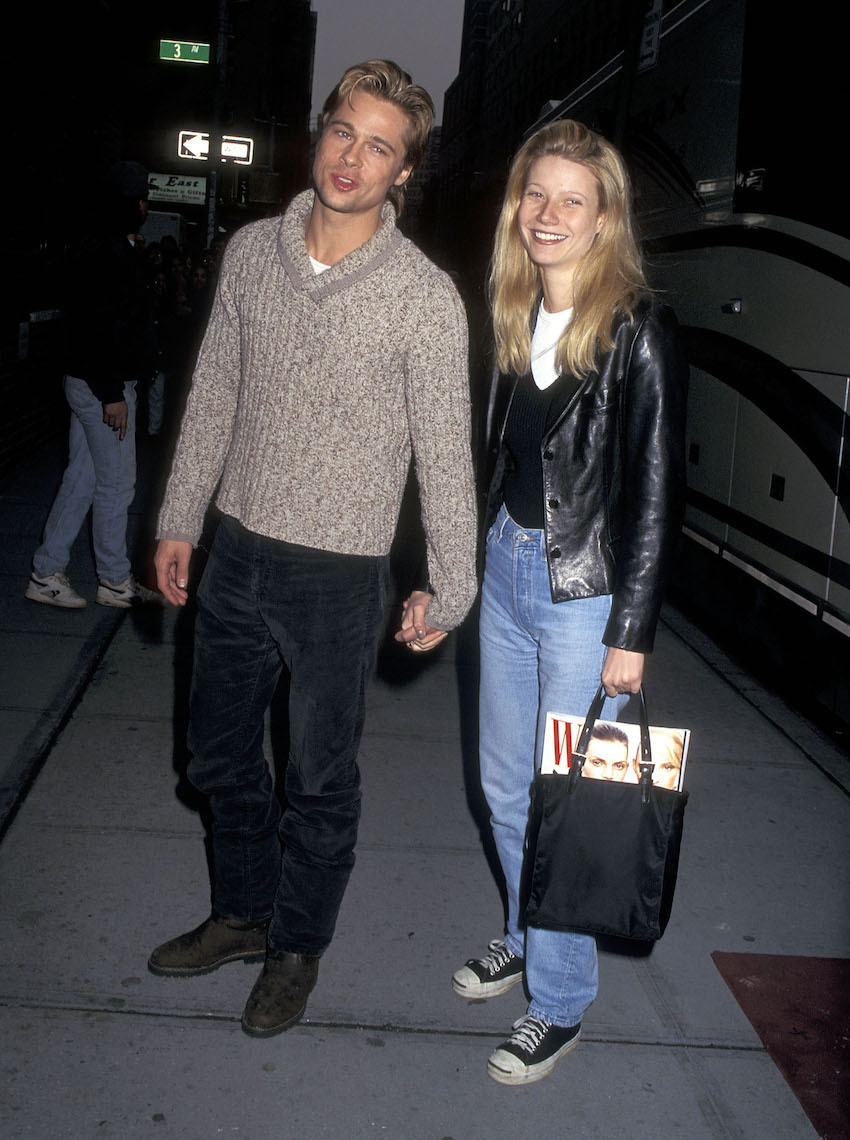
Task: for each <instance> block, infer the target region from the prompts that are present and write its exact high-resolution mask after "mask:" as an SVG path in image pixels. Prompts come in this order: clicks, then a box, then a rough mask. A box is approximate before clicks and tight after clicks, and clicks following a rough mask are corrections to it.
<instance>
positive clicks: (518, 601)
mask: <svg viewBox="0 0 850 1140" xmlns="http://www.w3.org/2000/svg"><path fill="white" fill-rule="evenodd" d="M610 609H611V598H610V597H609V596H603V597H597V598H581V599H578V600H576V601H570V602H558V603H557V604H556V603H554V602H553V601H552V594H551V591H550V588H549V572H548V567H547V563H546V548H545V541H544V533H543V531H542V530H526V529H523V528H522V527H519V526H517V524H516V523H515V522H514V521H513V519H512V518H511V517H510V515H509V514H508V513H507V511H506V510H505V508H504V506H503V507H502V509H501V510H500V512H499V515H498V517H497V519H496V521H495V523H494V524H493V526H492V527H491V528H490V532H489V534H488V535H487V551H486V564H485V572H484V588H483V592H482V599H481V626H480V628H481V693H480V725H479V747H480V758H481V784H482V787H483V790H484V794H485V796H486V798H487V803H488V805H489V807H490V811H491V813H492V818H491V824H492V828H493V838H494V840H495V843H496V849H497V851H498V853H499V859H500V862H501V865H502V871H503V872H504V876H505V883H506V887H507V899H508V914H507V927H506V934H505V941H506V943H507V945H508V947H509V949H510V950H511V951H512V952H513V953H514V954H519V955H524V956H525V974H526V982H527V985H528V989H529V993H530V995H531V1004H530V1005H529V1007H528V1008H529V1013H532V1014H534V1015H535V1016H537V1017H541V1018H543V1019H544V1020H546V1021H548V1022H551V1023H552V1024H554V1025H563V1026H570V1025H576V1024H577V1023H578V1022H580V1021H581V1019H582V1016H583V1014H584V1012H585V1010H586V1009H587V1007H588V1006H589V1005H590V1003H591V1002H592V1001H593V999H594V998H595V997H596V992H597V963H596V941H595V939H593V938H592V937H590V936H588V935H585V934H569V933H564V932H560V931H552V930H538V929H536V928H533V927H529V928H528V929H524V928H523V923H522V916H521V915H520V882H521V878H522V865H523V856H524V853H525V836H526V828H527V824H528V810H529V793H530V789H531V783H532V780H533V779H534V773H535V770H536V769H537V768H539V767H540V757H541V751H542V746H543V730H544V727H545V724H546V713H547V712H549V711H553V712H554V711H557V712H562V713H576V714H578V715H583V714H584V713H585V712H586V711H587V709H588V706H589V705H590V702H591V700H592V699H593V696H594V694H595V693H596V690H597V687H598V686H599V677H600V673H601V670H602V665H603V662H604V660H605V653H606V647H605V646H604V645H603V644H602V635H603V633H604V631H605V624H606V622H607V620H608V615H609V612H610ZM625 699H626V698H622V700H620V701H618V702H609V704H608V705H607V706H606V707H607V708H608V709H609V710H612V709H613V707H614V705H617V706H618V707H622V705H623V704H624V703H625ZM608 715H609V716H611V715H612V713H611V712H610V711H609V714H608Z"/></svg>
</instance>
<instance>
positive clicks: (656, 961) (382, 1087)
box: [0, 457, 850, 1140]
mask: <svg viewBox="0 0 850 1140" xmlns="http://www.w3.org/2000/svg"><path fill="white" fill-rule="evenodd" d="M51 463H52V466H51ZM57 470H58V474H57ZM59 474H61V459H59V460H58V461H57V460H56V458H55V457H53V459H52V460H50V462H47V461H44V460H42V461H40V462H39V463H38V464H34V465H33V468H32V470H31V471H30V472H28V473H27V472H25V473H23V474H22V476H21V477H20V478H19V479H18V480H17V481H16V482H15V483H14V485H13V486H11V487H7V488H6V491H7V493H6V494H5V495H3V496H2V497H0V535H2V536H3V537H2V541H3V551H4V552H3V554H2V561H0V575H2V583H3V586H4V589H3V592H2V598H3V602H2V606H3V608H2V628H3V631H4V643H5V645H6V648H5V649H4V653H3V657H2V661H0V679H2V683H3V695H2V697H0V702H2V703H0V718H2V719H3V727H4V728H5V732H3V734H2V738H3V741H4V745H3V748H4V751H3V753H2V761H3V765H4V768H3V770H4V772H5V779H4V786H5V789H6V794H7V797H8V796H9V795H10V794H11V795H12V798H13V799H14V796H15V795H18V796H19V793H20V791H21V789H22V788H24V787H25V786H26V783H27V780H26V778H22V777H21V772H22V771H23V770H24V768H25V767H26V758H27V755H29V756H30V759H33V758H34V759H35V760H37V761H38V762H40V771H39V772H38V774H37V777H36V778H35V779H34V782H33V783H32V786H31V787H30V788H29V790H28V792H27V794H26V796H25V798H24V799H23V802H22V803H21V804H20V807H19V810H17V813H16V814H15V815H14V818H13V819H12V821H11V824H10V826H9V828H8V831H7V833H6V835H5V837H4V839H3V842H2V846H0V900H2V907H1V908H0V936H2V942H3V946H4V954H3V961H2V964H0V1025H2V1035H3V1040H4V1042H5V1061H4V1064H3V1091H2V1096H0V1130H2V1135H3V1136H4V1137H17V1136H24V1137H39V1138H40V1137H51V1138H53V1137H75V1138H78V1137H84V1138H88V1137H110V1138H112V1137H115V1138H118V1137H120V1138H125V1137H141V1136H153V1135H156V1136H160V1137H166V1138H168V1140H208V1138H211V1137H216V1136H234V1137H237V1136H238V1137H243V1138H250V1140H271V1138H273V1137H274V1138H286V1140H313V1138H324V1137H328V1138H340V1140H341V1138H343V1137H345V1138H355V1140H359V1138H361V1137H373V1136H384V1137H392V1138H396V1137H413V1138H428V1140H440V1138H448V1137H451V1138H453V1140H494V1138H495V1140H500V1138H502V1137H504V1138H512V1140H513V1138H517V1137H521V1138H526V1137H537V1136H552V1137H567V1136H569V1137H571V1138H572V1137H576V1138H599V1140H603V1138H608V1137H612V1136H617V1135H622V1136H626V1137H629V1138H630V1140H643V1138H646V1140H649V1138H653V1140H657V1138H658V1137H662V1138H667V1137H683V1138H684V1137H687V1138H688V1140H701V1138H709V1137H712V1138H713V1137H724V1138H726V1137H729V1138H732V1137H736V1138H737V1137H743V1138H754V1140H762V1138H765V1140H766V1138H770V1140H784V1138H788V1140H792V1138H793V1140H805V1138H807V1137H814V1136H816V1135H817V1133H816V1131H815V1130H814V1128H813V1127H812V1125H811V1124H810V1123H809V1121H808V1118H807V1117H806V1115H805V1113H804V1111H803V1109H802V1107H801V1105H800V1103H799V1101H798V1100H797V1099H796V1097H795V1095H794V1093H793V1092H792V1091H791V1089H790V1087H789V1086H788V1084H786V1082H785V1079H784V1078H783V1076H782V1075H781V1073H780V1071H779V1069H778V1068H777V1067H776V1066H775V1065H774V1062H773V1061H772V1060H771V1058H770V1056H769V1055H768V1053H767V1052H766V1051H765V1049H764V1047H763V1046H762V1043H761V1040H760V1039H759V1037H758V1036H757V1035H756V1033H755V1031H754V1030H753V1028H752V1026H751V1025H750V1022H749V1021H748V1020H747V1018H746V1017H745V1016H744V1014H743V1013H742V1011H741V1009H740V1007H739V1006H738V1004H737V1002H736V1000H735V998H734V997H733V996H732V993H731V992H730V990H729V989H728V988H727V986H726V984H725V982H724V981H723V979H722V977H721V975H720V973H719V972H718V970H717V968H716V967H715V965H714V963H713V961H712V959H711V957H710V955H711V953H712V952H713V951H718V950H720V951H728V952H753V953H757V954H780V955H806V956H818V957H840V958H847V957H850V930H848V923H847V913H846V876H845V873H844V871H843V867H844V865H845V862H844V860H845V856H846V847H847V835H848V826H847V824H848V794H847V793H848V789H850V766H849V765H848V761H847V759H846V757H844V756H843V755H842V754H841V753H840V752H839V751H838V750H837V749H835V748H834V747H833V745H832V744H830V742H829V741H828V740H827V739H826V738H825V737H823V736H822V734H821V733H819V732H818V731H817V730H816V729H815V728H813V727H812V726H811V725H809V724H808V723H807V722H806V721H804V720H803V719H802V718H800V717H799V716H797V715H796V714H795V713H793V712H792V711H791V710H789V709H788V708H787V707H786V706H785V705H783V704H782V703H781V702H780V701H778V700H777V699H776V698H774V697H772V696H771V695H770V694H769V693H766V692H765V691H764V690H762V689H761V688H760V687H759V686H758V685H757V684H755V682H753V681H752V680H751V679H750V678H748V677H747V676H746V675H745V674H742V673H741V672H740V671H739V670H737V669H736V668H735V666H734V665H733V663H732V662H730V661H729V660H728V659H726V658H725V657H724V656H723V654H722V653H720V651H719V650H717V648H716V647H715V646H713V645H712V643H711V642H710V641H709V640H708V639H706V638H705V637H703V636H702V635H700V634H699V633H698V632H697V631H696V630H695V629H693V628H692V627H691V626H690V625H689V624H688V623H687V622H686V621H685V620H684V619H682V618H681V617H680V616H679V615H678V614H677V613H676V612H675V611H672V610H669V611H665V615H664V621H663V623H662V626H661V629H660V631H659V638H658V645H657V649H656V653H655V654H654V656H653V659H652V665H651V673H650V676H649V679H648V693H649V699H650V714H651V719H652V720H653V722H654V723H658V724H670V725H683V726H687V727H690V728H692V729H693V740H692V747H691V754H690V758H689V764H688V785H689V789H690V793H691V799H690V803H689V805H688V810H687V813H686V818H685V839H684V845H683V851H682V862H681V867H680V874H679V885H678V891H677V897H676V902H675V905H674V908H673V916H672V919H671V922H670V926H669V927H668V930H667V932H666V934H665V936H664V938H663V939H662V941H661V942H659V943H658V944H657V946H656V947H655V948H654V950H653V951H652V953H651V954H650V955H648V956H644V957H639V956H624V955H620V954H613V953H602V954H601V956H600V995H599V998H598V999H597V1001H596V1003H595V1004H594V1005H593V1006H592V1007H591V1009H590V1011H589V1013H588V1015H587V1018H586V1020H585V1023H584V1030H583V1038H582V1043H581V1045H580V1046H579V1048H578V1049H577V1050H576V1051H575V1052H574V1053H572V1054H570V1055H569V1056H568V1057H566V1058H564V1059H563V1060H562V1061H561V1062H560V1063H559V1065H558V1067H557V1068H556V1070H555V1072H554V1073H553V1074H552V1076H550V1077H549V1078H547V1079H546V1080H544V1081H542V1082H540V1083H538V1084H535V1085H531V1086H528V1087H526V1088H519V1089H511V1088H505V1087H504V1086H501V1085H498V1084H495V1083H494V1082H493V1081H492V1080H490V1078H489V1077H488V1076H487V1075H486V1061H487V1056H488V1054H489V1053H490V1052H491V1051H492V1049H493V1048H495V1047H496V1045H498V1044H499V1042H500V1041H501V1040H502V1039H503V1038H504V1037H505V1035H506V1032H507V1030H508V1029H509V1026H510V1024H511V1022H512V1021H513V1020H514V1019H515V1018H517V1017H519V1016H520V1015H521V1014H522V1012H523V1011H524V1000H523V997H522V994H521V993H520V992H518V991H517V989H514V990H512V991H511V992H510V993H508V994H506V995H504V996H503V997H501V998H497V999H494V1000H491V1001H489V1002H481V1001H478V1002H476V1001H463V1000H462V999H460V998H458V997H457V996H456V995H455V994H454V993H453V992H452V990H451V987H450V981H449V980H450V977H451V974H452V972H453V971H454V970H455V969H456V968H457V967H458V966H459V965H461V964H462V963H463V961H464V960H465V958H467V957H469V956H471V955H473V954H475V955H477V954H478V953H483V952H484V950H485V948H486V944H487V942H488V940H489V939H490V938H493V937H496V936H498V934H499V932H500V930H501V926H502V913H501V904H500V901H499V894H498V890H497V887H496V886H495V883H494V880H493V877H492V874H491V872H490V870H489V867H488V862H487V857H486V854H485V850H486V847H487V844H486V820H485V818H484V813H483V809H482V804H481V797H480V790H479V789H478V788H477V784H476V780H475V764H474V748H473V747H472V744H473V741H474V687H475V677H474V672H475V670H474V664H473V662H474V651H473V650H474V644H473V643H474V637H473V633H474V631H473V630H472V628H471V625H470V626H468V627H465V629H464V631H463V632H462V633H461V635H460V636H457V635H453V637H452V638H451V639H450V640H449V642H448V643H447V644H446V646H445V647H444V648H443V651H442V652H441V653H440V655H439V656H436V657H433V658H430V659H427V658H426V659H423V658H419V657H414V656H413V655H408V656H404V655H402V654H401V653H400V652H394V650H393V647H392V645H391V644H390V645H388V647H387V650H386V652H385V654H384V655H383V656H382V659H381V663H380V667H379V673H378V677H377V678H376V680H375V681H374V683H373V684H372V686H371V688H370V690H369V694H368V705H369V708H368V715H367V721H366V731H365V735H364V739H363V744H362V748H361V755H360V763H361V769H362V773H363V785H364V804H363V820H362V826H361V833H360V835H361V838H360V843H359V847H358V861H357V865H356V867H355V869H354V873H353V875H352V879H351V883H350V886H349V890H348V893H347V895H346V897H345V900H344V903H343V908H342V912H341V914H340V920H339V924H338V928H337V934H336V938H335V940H334V942H333V944H332V946H331V948H330V949H329V951H328V952H327V954H326V955H325V957H324V958H323V960H322V966H321V971H320V976H319V983H318V986H317V988H316V990H315V991H314V993H313V995H312V997H311V999H310V1002H309V1006H308V1010H307V1015H306V1017H305V1019H304V1020H303V1022H302V1023H301V1024H300V1025H298V1026H296V1027H294V1028H293V1029H292V1030H290V1031H289V1032H287V1033H286V1034H284V1035H282V1036H279V1037H275V1038H272V1039H268V1040H263V1041H258V1040H255V1039H252V1038H248V1037H246V1036H245V1035H244V1034H243V1033H242V1032H241V1030H240V1027H239V1018H240V1015H241V1012H242V1008H243V1005H244V1002H245V999H246V997H247V994H248V992H249V990H250V988H251V985H252V984H253V980H254V978H255V976H256V974H257V972H258V967H257V966H256V965H254V966H250V965H245V964H242V963H234V964H231V965H229V966H225V967H223V968H222V969H220V970H218V971H216V972H215V973H213V974H210V975H208V976H205V977H199V978H192V979H185V980H176V979H168V978H159V977H154V976H153V975H151V974H150V973H148V971H147V969H146V965H145V963H146V959H147V956H148V954H149V952H150V950H151V949H152V948H153V947H154V946H155V945H157V944H158V943H159V942H161V941H163V940H164V939H166V938H169V937H171V936H173V935H174V934H177V933H179V932H181V931H183V930H185V929H188V928H189V927H191V926H194V925H196V924H197V923H198V922H199V921H200V920H201V919H203V918H204V917H205V916H206V914H207V913H208V910H209V894H208V892H209V887H208V874H207V863H206V855H205V846H204V827H203V822H202V818H201V815H200V814H199V812H198V810H197V804H196V803H195V801H194V799H193V797H192V795H191V790H190V789H188V788H187V786H186V783H185V780H184V779H183V778H182V776H181V769H182V764H183V762H184V758H185V757H184V751H183V727H184V724H185V699H186V692H187V680H188V667H189V660H190V656H189V655H190V646H191V622H190V620H189V615H187V614H186V613H185V612H181V613H178V612H177V611H174V610H168V611H165V612H161V613H158V614H150V613H147V614H145V613H142V612H135V611H134V612H130V613H124V614H121V613H113V612H110V611H108V610H100V608H99V607H96V606H94V605H90V606H89V607H88V609H86V610H83V611H81V612H78V613H66V612H63V611H58V610H53V609H51V608H50V607H46V606H38V605H34V604H32V603H29V602H25V601H24V600H23V598H22V593H23V589H24V587H25V584H26V577H27V573H28V561H29V557H30V555H31V551H32V547H33V546H34V544H35V542H36V541H37V538H38V531H39V528H40V525H41V523H42V522H43V518H44V514H45V513H46V509H47V507H48V506H49V503H50V499H51V497H52V493H53V490H54V489H55V481H56V480H57V479H58V476H59ZM51 483H52V485H51ZM140 502H141V500H140ZM134 525H135V526H137V527H138V528H140V529H141V530H143V529H144V527H145V525H146V515H145V509H144V508H140V510H139V512H138V513H137V516H136V518H135V519H134ZM86 558H87V554H86V547H85V542H81V543H80V544H79V550H78V551H75V560H76V561H75V565H74V567H73V569H72V580H73V581H74V584H75V585H76V586H77V587H78V588H79V589H80V590H81V592H83V593H85V594H88V595H89V596H90V597H92V596H93V593H94V579H93V575H92V572H91V569H90V564H89V567H88V571H87V572H88V581H89V582H90V583H91V588H90V589H88V588H87V579H86V570H87V567H86ZM278 721H279V709H275V710H273V711H272V715H271V717H270V728H271V736H272V738H273V739H275V738H276V729H277V724H278ZM16 788H17V792H16V791H15V789H16ZM10 789H12V791H11V792H10ZM19 798H20V797H19Z"/></svg>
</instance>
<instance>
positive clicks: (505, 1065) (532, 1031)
mask: <svg viewBox="0 0 850 1140" xmlns="http://www.w3.org/2000/svg"><path fill="white" fill-rule="evenodd" d="M513 1030H514V1031H513V1033H512V1034H511V1035H510V1037H509V1038H508V1039H507V1041H504V1042H502V1044H501V1045H500V1046H499V1048H498V1049H497V1050H496V1051H495V1053H491V1054H490V1060H489V1061H488V1062H487V1073H488V1075H489V1076H491V1077H492V1078H493V1080H494V1081H499V1082H500V1084H503V1085H527V1084H531V1082H532V1081H539V1080H541V1079H542V1078H543V1077H548V1075H549V1074H550V1073H551V1072H552V1070H553V1069H554V1068H555V1064H556V1062H557V1061H558V1059H559V1057H563V1056H564V1054H565V1053H569V1051H570V1050H571V1049H575V1047H576V1045H578V1042H579V1038H580V1037H581V1022H579V1024H578V1025H571V1026H570V1027H569V1028H568V1029H564V1028H563V1026H560V1025H550V1024H549V1023H548V1021H541V1019H540V1018H539V1017H533V1016H532V1015H531V1014H530V1013H526V1014H525V1015H524V1016H523V1017H521V1018H520V1019H519V1021H515V1022H514V1024H513Z"/></svg>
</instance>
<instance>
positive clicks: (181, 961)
mask: <svg viewBox="0 0 850 1140" xmlns="http://www.w3.org/2000/svg"><path fill="white" fill-rule="evenodd" d="M267 927H268V922H267V921H266V922H259V923H257V922H251V923H246V922H238V921H237V920H236V919H234V918H220V917H219V916H218V915H217V914H215V913H213V914H211V915H210V917H209V918H208V919H207V920H206V921H205V922H202V923H201V925H200V926H198V927H196V928H195V929H194V930H190V931H189V933H188V934H181V935H179V936H178V937H177V938H172V939H171V940H170V941H169V942H163V944H162V945H161V946H157V948H156V950H154V952H153V954H151V956H150V958H148V969H149V970H150V971H151V973H153V974H165V975H166V976H167V977H178V978H192V977H194V976H195V975H196V974H208V973H209V972H210V971H211V970H215V969H217V967H219V966H222V965H224V963H225V962H236V961H238V960H239V959H240V958H241V959H242V961H243V962H259V961H260V960H262V959H263V958H264V957H265V955H266V929H267Z"/></svg>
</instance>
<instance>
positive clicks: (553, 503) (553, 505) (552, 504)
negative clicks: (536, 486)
mask: <svg viewBox="0 0 850 1140" xmlns="http://www.w3.org/2000/svg"><path fill="white" fill-rule="evenodd" d="M560 505H561V504H560V503H559V502H558V500H557V499H550V500H549V506H550V507H551V508H552V510H553V511H556V510H557V509H558V507H559V506H560Z"/></svg>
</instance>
